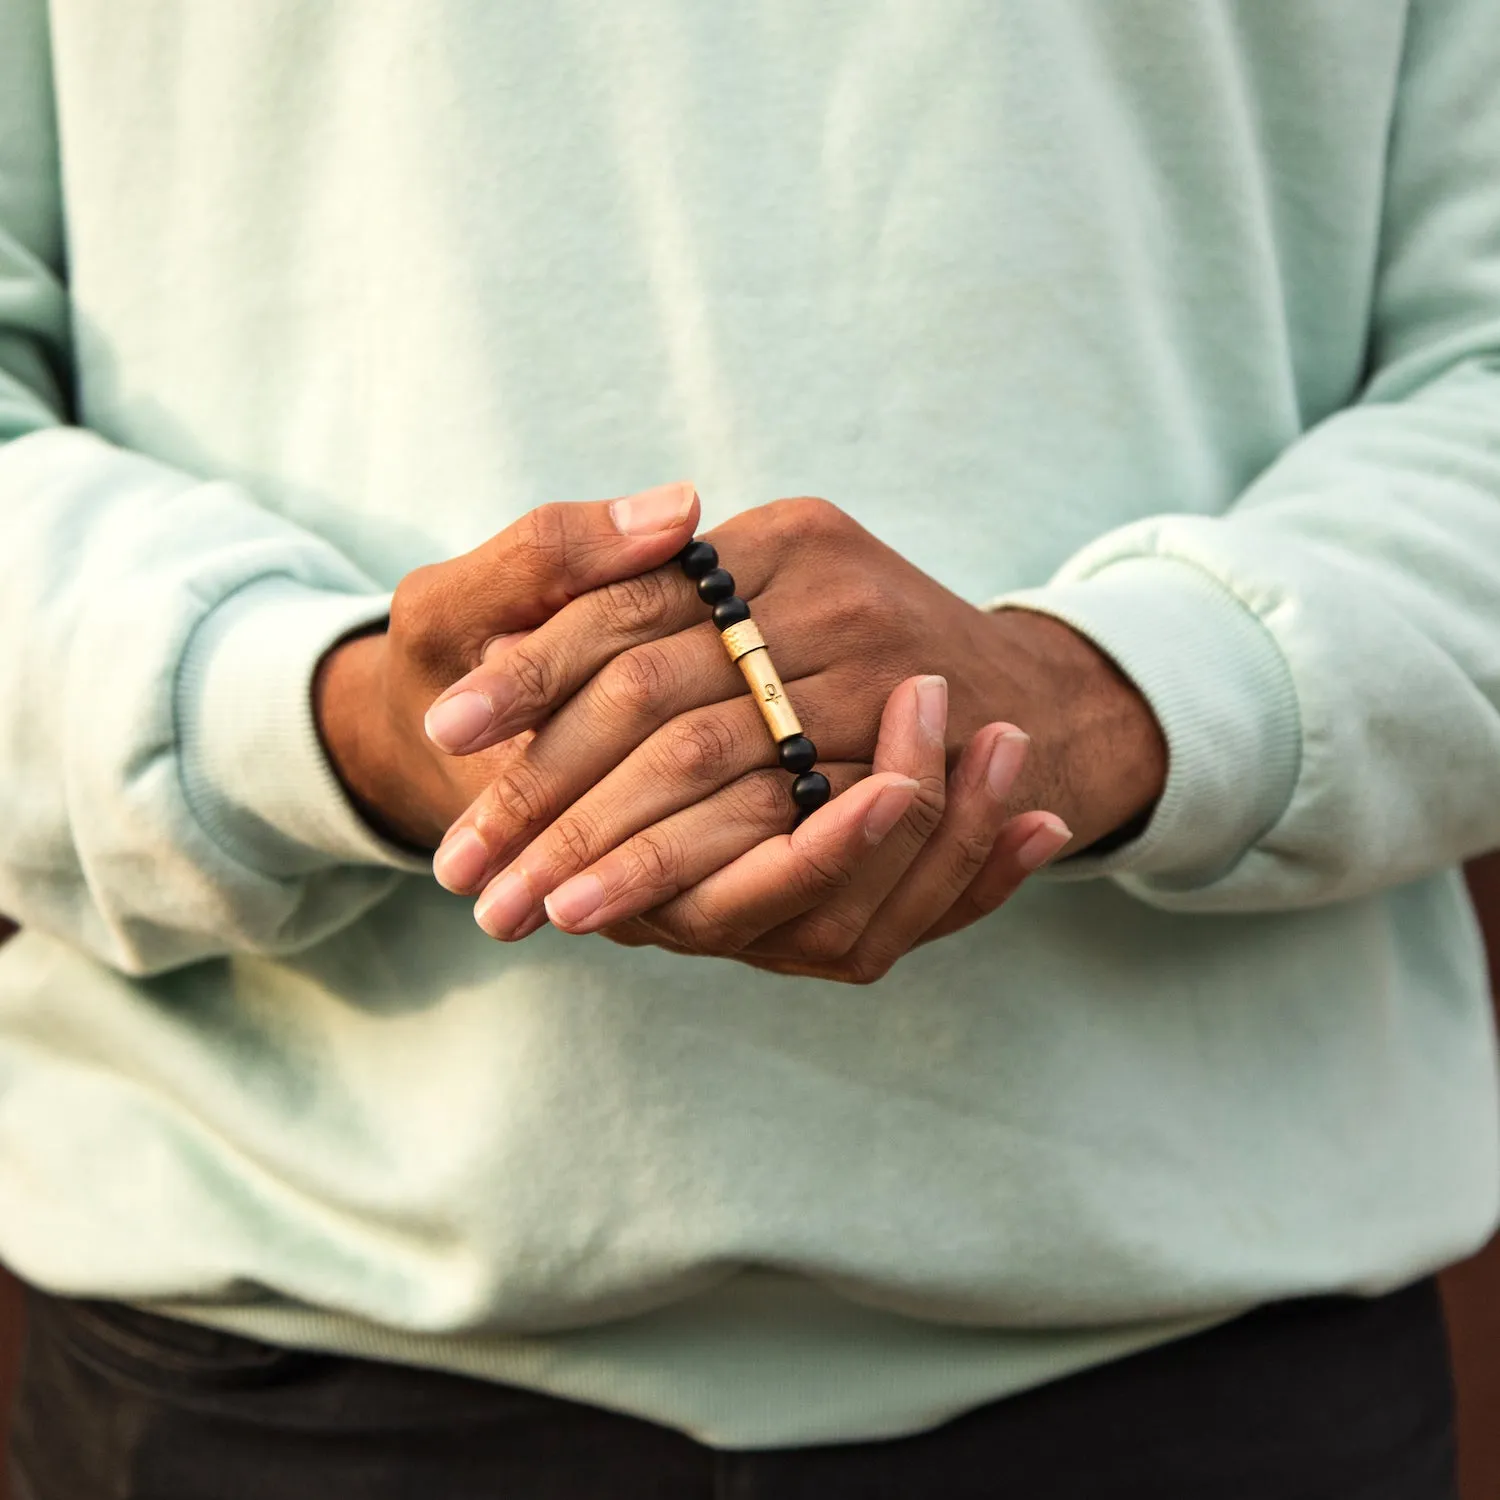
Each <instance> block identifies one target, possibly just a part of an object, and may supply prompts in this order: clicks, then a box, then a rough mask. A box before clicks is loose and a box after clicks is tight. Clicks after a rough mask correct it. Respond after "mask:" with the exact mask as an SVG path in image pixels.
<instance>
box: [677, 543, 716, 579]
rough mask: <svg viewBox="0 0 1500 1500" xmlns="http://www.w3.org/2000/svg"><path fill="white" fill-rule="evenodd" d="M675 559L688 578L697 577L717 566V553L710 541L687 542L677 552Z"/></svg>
mask: <svg viewBox="0 0 1500 1500" xmlns="http://www.w3.org/2000/svg"><path fill="white" fill-rule="evenodd" d="M677 561H678V562H679V563H680V564H681V565H682V571H683V572H684V573H686V574H687V576H688V577H689V578H694V579H697V578H702V577H703V575H704V574H705V573H711V572H713V570H714V569H715V568H717V567H718V566H719V554H718V552H717V551H715V550H714V544H713V543H712V542H689V543H688V544H687V546H686V547H684V548H683V549H682V551H681V552H679V553H678V554H677Z"/></svg>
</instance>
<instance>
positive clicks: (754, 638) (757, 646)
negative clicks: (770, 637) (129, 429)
mask: <svg viewBox="0 0 1500 1500" xmlns="http://www.w3.org/2000/svg"><path fill="white" fill-rule="evenodd" d="M719 639H720V640H721V641H723V642H724V649H725V650H726V651H727V652H728V653H729V659H730V661H738V660H739V659H740V657H742V656H744V655H745V654H746V652H749V651H764V650H765V649H766V638H765V636H763V635H762V634H761V633H760V626H759V625H757V624H756V623H755V621H754V620H741V621H740V623H739V624H738V625H731V626H730V627H729V629H728V630H721V631H720V632H719Z"/></svg>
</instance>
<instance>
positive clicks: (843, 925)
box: [797, 911, 864, 964]
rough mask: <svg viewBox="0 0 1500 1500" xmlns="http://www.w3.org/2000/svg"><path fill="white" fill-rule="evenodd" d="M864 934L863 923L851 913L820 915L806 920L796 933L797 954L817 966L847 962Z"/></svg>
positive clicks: (824, 913) (833, 912)
mask: <svg viewBox="0 0 1500 1500" xmlns="http://www.w3.org/2000/svg"><path fill="white" fill-rule="evenodd" d="M863 934H864V924H863V922H860V921H858V920H857V918H856V917H854V915H853V914H851V913H840V912H837V911H827V912H820V913H818V914H817V915H816V916H814V917H810V918H808V920H807V922H806V923H805V924H804V925H803V927H802V930H801V931H800V932H799V933H798V934H797V951H798V953H799V954H801V956H802V957H804V958H808V959H811V960H812V961H813V962H814V963H819V964H837V963H840V962H841V961H842V960H844V959H847V958H848V956H849V955H850V954H851V953H852V952H853V951H854V946H855V944H856V943H858V942H859V940H860V938H861V937H862V936H863Z"/></svg>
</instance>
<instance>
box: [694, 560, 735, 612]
mask: <svg viewBox="0 0 1500 1500" xmlns="http://www.w3.org/2000/svg"><path fill="white" fill-rule="evenodd" d="M733 593H734V575H733V574H732V573H726V572H725V571H724V569H723V568H711V569H710V570H709V571H708V572H707V573H705V574H704V575H703V577H702V578H700V579H699V580H698V597H699V598H700V599H701V600H702V601H703V602H704V603H705V604H718V603H721V602H722V601H723V600H725V599H727V598H729V596H730V595H731V594H733Z"/></svg>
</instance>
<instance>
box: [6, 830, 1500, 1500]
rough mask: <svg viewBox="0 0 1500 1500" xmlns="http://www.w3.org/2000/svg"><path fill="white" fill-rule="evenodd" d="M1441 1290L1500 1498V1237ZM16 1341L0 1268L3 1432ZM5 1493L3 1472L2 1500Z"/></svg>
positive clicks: (1484, 1465)
mask: <svg viewBox="0 0 1500 1500" xmlns="http://www.w3.org/2000/svg"><path fill="white" fill-rule="evenodd" d="M1469 884H1470V886H1471V887H1472V889H1473V891H1474V899H1475V901H1476V903H1477V904H1478V907H1479V914H1480V919H1481V921H1483V923H1484V929H1485V934H1486V937H1487V939H1488V941H1489V949H1490V980H1491V984H1492V986H1493V988H1494V991H1495V994H1496V997H1497V1003H1500V855H1493V856H1491V857H1490V858H1489V859H1485V860H1480V861H1479V862H1478V863H1477V864H1475V865H1473V866H1472V867H1471V868H1470V871H1469ZM0 922H3V919H0ZM0 941H3V937H0ZM1443 1293H1444V1299H1445V1301H1446V1303H1447V1306H1448V1325H1449V1331H1450V1335H1451V1337H1452V1341H1453V1366H1454V1372H1455V1374H1456V1376H1457V1379H1458V1403H1459V1459H1460V1465H1461V1470H1462V1490H1463V1500H1500V1237H1497V1238H1496V1239H1494V1240H1492V1241H1491V1242H1490V1244H1489V1246H1488V1247H1487V1248H1486V1249H1485V1250H1484V1251H1482V1252H1481V1253H1480V1254H1479V1255H1476V1256H1475V1257H1474V1258H1473V1259H1472V1260H1467V1261H1465V1262H1464V1263H1463V1264H1462V1265H1458V1266H1454V1267H1453V1269H1452V1270H1451V1271H1449V1272H1448V1273H1447V1274H1446V1275H1445V1276H1444V1277H1443ZM20 1336H21V1319H20V1303H19V1300H18V1298H17V1295H16V1289H15V1284H14V1283H13V1282H11V1281H10V1280H9V1279H8V1278H7V1277H5V1275H4V1273H3V1271H0V1429H3V1422H4V1417H3V1413H4V1412H5V1411H6V1410H8V1409H9V1405H10V1389H11V1385H12V1383H13V1381H14V1378H15V1358H16V1353H17V1348H18V1344H19V1340H20ZM4 1491H5V1481H4V1477H3V1474H0V1500H5V1493H4Z"/></svg>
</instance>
